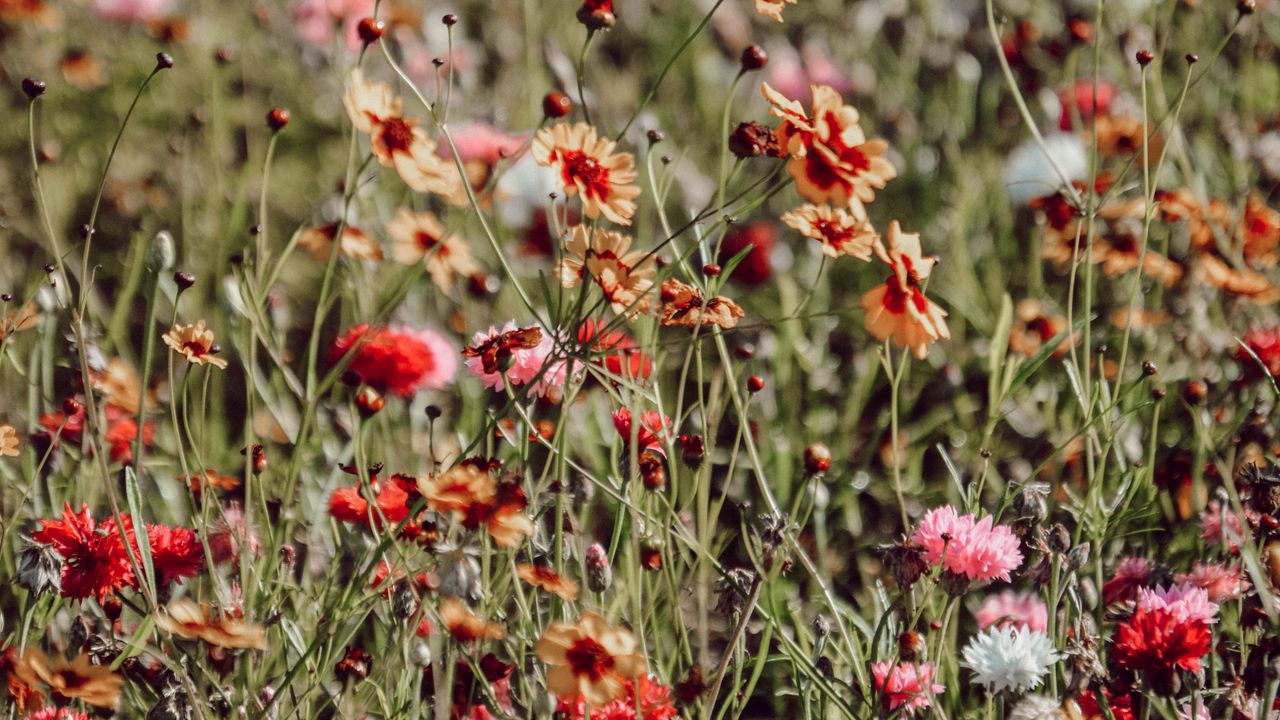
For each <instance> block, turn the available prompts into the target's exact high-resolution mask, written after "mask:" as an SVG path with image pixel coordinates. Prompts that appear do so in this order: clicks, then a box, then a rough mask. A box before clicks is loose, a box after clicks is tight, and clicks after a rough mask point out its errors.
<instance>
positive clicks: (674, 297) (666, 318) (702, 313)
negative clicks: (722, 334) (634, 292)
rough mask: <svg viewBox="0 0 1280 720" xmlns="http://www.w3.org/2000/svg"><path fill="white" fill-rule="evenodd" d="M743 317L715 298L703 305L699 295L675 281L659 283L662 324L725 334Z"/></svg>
mask: <svg viewBox="0 0 1280 720" xmlns="http://www.w3.org/2000/svg"><path fill="white" fill-rule="evenodd" d="M742 317H743V312H742V308H741V307H739V306H738V303H736V302H734V301H732V300H730V299H729V298H727V297H721V296H718V295H717V296H716V297H712V298H709V299H707V300H706V301H705V302H704V301H703V297H702V291H701V290H699V289H698V288H696V287H694V286H692V285H688V284H686V283H682V282H680V281H679V280H676V279H675V278H668V279H667V280H664V281H663V282H662V324H663V325H682V326H684V327H697V326H698V325H718V326H719V327H721V328H723V329H725V330H728V329H730V328H733V327H736V326H737V325H738V321H739V320H741V319H742Z"/></svg>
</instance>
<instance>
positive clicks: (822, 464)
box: [804, 443, 831, 475]
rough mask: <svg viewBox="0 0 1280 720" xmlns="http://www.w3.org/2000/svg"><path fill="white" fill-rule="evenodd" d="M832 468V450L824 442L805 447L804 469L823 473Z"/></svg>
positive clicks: (813, 473)
mask: <svg viewBox="0 0 1280 720" xmlns="http://www.w3.org/2000/svg"><path fill="white" fill-rule="evenodd" d="M830 469H831V451H830V450H828V449H827V446H826V445H823V444H822V443H814V444H812V445H810V446H809V447H807V448H805V449H804V471H805V472H807V473H809V474H810V475H821V474H822V473H825V472H827V471H828V470H830Z"/></svg>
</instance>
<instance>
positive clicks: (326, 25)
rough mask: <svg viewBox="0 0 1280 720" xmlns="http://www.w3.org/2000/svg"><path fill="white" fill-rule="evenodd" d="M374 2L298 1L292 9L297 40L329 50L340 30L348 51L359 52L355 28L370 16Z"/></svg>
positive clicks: (367, 0)
mask: <svg viewBox="0 0 1280 720" xmlns="http://www.w3.org/2000/svg"><path fill="white" fill-rule="evenodd" d="M373 9H374V0H301V1H300V2H297V3H294V6H293V26H294V29H295V30H297V31H298V38H299V39H301V40H302V41H303V42H304V43H307V44H308V45H315V46H316V47H321V48H328V47H330V46H332V45H333V39H334V31H335V29H336V28H337V27H339V26H341V27H342V37H343V40H344V43H345V44H346V47H347V49H348V50H350V51H351V52H357V51H358V50H360V48H361V46H362V45H363V44H364V41H362V40H361V39H360V33H359V31H358V29H357V28H358V26H359V25H360V21H361V20H363V19H364V18H366V17H372V16H373Z"/></svg>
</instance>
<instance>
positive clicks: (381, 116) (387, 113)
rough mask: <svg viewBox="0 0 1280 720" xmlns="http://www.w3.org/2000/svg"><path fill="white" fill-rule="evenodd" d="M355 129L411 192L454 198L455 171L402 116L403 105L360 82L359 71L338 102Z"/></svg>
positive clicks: (386, 91)
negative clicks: (363, 134) (341, 104)
mask: <svg viewBox="0 0 1280 720" xmlns="http://www.w3.org/2000/svg"><path fill="white" fill-rule="evenodd" d="M342 101H343V104H344V105H345V106H346V108H347V114H348V115H349V116H350V117H351V122H352V124H353V125H355V128H356V129H357V130H359V131H360V132H362V133H365V134H367V135H368V136H369V141H370V144H371V146H372V149H373V155H374V157H376V158H377V159H378V162H379V163H381V164H382V165H383V166H384V167H389V168H394V169H395V171H396V173H398V174H399V175H400V179H401V180H403V181H404V184H405V185H408V186H409V187H410V188H411V189H413V190H415V191H417V192H422V193H427V192H429V193H435V194H437V195H440V196H442V197H444V198H446V199H454V200H456V199H457V198H458V187H459V185H460V183H461V182H462V178H461V176H460V175H459V174H458V169H457V167H456V166H455V165H454V164H453V163H451V162H449V161H447V160H445V159H444V158H442V157H440V155H439V154H438V153H436V143H435V141H434V140H432V139H431V138H429V137H428V136H427V133H426V131H425V130H423V129H422V128H421V127H419V125H418V121H417V120H415V119H413V118H406V117H404V116H403V111H404V104H403V102H402V101H401V100H400V98H398V97H396V96H395V93H394V92H393V91H392V90H391V88H390V86H388V85H385V84H383V83H379V82H372V81H368V80H365V79H364V76H363V75H362V74H361V73H360V71H359V70H356V71H353V72H352V73H351V83H350V85H349V86H348V88H347V92H346V94H345V95H344V96H343V98H342Z"/></svg>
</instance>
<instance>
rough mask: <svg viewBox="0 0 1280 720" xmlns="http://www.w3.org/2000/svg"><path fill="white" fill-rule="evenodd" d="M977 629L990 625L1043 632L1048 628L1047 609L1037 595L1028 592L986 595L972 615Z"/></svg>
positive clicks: (1006, 591)
mask: <svg viewBox="0 0 1280 720" xmlns="http://www.w3.org/2000/svg"><path fill="white" fill-rule="evenodd" d="M973 617H974V619H976V620H977V621H978V629H980V630H986V629H987V628H989V627H991V626H992V625H999V626H1000V627H1002V628H1003V627H1015V628H1029V629H1031V630H1034V631H1037V632H1045V631H1047V630H1048V628H1049V608H1048V606H1047V605H1045V603H1044V601H1043V600H1041V599H1040V597H1039V596H1038V595H1035V594H1033V593H1029V592H1015V591H1013V590H1004V591H1002V592H998V593H995V594H992V595H988V596H987V597H986V599H984V600H983V601H982V607H980V608H978V611H977V612H975V613H974V614H973Z"/></svg>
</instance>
